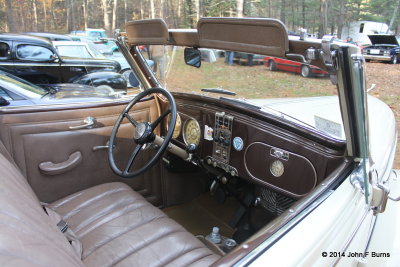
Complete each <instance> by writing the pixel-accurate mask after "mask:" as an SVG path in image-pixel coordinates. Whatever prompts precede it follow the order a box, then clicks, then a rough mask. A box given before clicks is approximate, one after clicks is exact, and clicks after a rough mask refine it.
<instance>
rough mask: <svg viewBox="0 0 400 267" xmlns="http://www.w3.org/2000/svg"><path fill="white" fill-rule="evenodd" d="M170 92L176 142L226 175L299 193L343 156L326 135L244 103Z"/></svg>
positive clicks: (320, 178) (324, 173)
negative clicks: (280, 121)
mask: <svg viewBox="0 0 400 267" xmlns="http://www.w3.org/2000/svg"><path fill="white" fill-rule="evenodd" d="M174 96H175V100H176V103H177V109H178V117H179V118H178V119H177V121H178V120H179V124H178V123H177V124H176V128H175V132H174V142H175V143H176V145H179V146H181V147H182V146H184V147H188V146H192V147H193V145H194V147H196V149H195V151H194V152H193V153H194V154H195V155H196V158H198V159H200V160H201V162H202V164H206V165H208V166H209V167H210V168H216V169H219V170H221V171H223V172H225V173H226V178H227V179H229V178H231V177H239V178H242V179H245V180H248V181H250V182H252V183H255V184H259V185H262V186H265V187H268V188H270V189H273V190H275V191H278V192H280V193H282V194H285V195H287V196H290V197H293V198H300V197H303V196H304V195H306V194H307V193H308V192H310V191H311V190H312V189H313V188H314V187H315V186H317V185H318V184H319V183H321V181H322V180H323V179H324V178H325V177H327V175H329V173H330V172H332V171H333V170H334V169H335V168H337V167H338V166H339V165H340V164H341V163H342V162H343V160H344V157H343V154H344V147H342V146H341V144H338V145H337V147H334V148H332V147H329V146H326V145H325V144H324V140H320V141H321V142H319V143H318V142H315V140H309V139H308V138H305V137H304V136H301V135H299V134H294V133H293V132H292V131H288V130H287V129H283V128H282V127H279V126H277V125H276V124H275V123H274V122H272V121H270V120H268V119H267V118H265V119H264V118H262V116H257V115H256V114H255V112H252V111H249V110H248V109H246V108H240V107H233V106H232V107H230V106H229V105H226V106H224V105H221V103H218V101H216V99H213V102H210V101H209V100H208V99H207V98H206V97H201V96H193V95H186V94H176V95H174ZM207 100H208V101H207ZM328 143H329V142H328ZM328 145H330V144H328Z"/></svg>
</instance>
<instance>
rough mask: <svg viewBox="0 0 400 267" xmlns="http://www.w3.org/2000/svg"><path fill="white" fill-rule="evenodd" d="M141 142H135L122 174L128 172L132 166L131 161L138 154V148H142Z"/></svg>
mask: <svg viewBox="0 0 400 267" xmlns="http://www.w3.org/2000/svg"><path fill="white" fill-rule="evenodd" d="M142 147H143V144H137V146H136V147H135V149H134V150H133V152H132V154H131V156H130V158H129V160H128V164H126V167H125V170H124V172H123V173H122V174H123V175H127V174H129V169H130V168H131V167H132V165H133V162H134V161H135V159H136V156H137V155H138V154H139V152H140V150H141V149H142Z"/></svg>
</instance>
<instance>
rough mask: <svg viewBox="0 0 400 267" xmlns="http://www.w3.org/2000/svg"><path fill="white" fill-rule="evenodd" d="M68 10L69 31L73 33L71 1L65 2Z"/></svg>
mask: <svg viewBox="0 0 400 267" xmlns="http://www.w3.org/2000/svg"><path fill="white" fill-rule="evenodd" d="M65 5H66V9H67V31H68V32H71V30H72V25H71V9H70V5H71V3H70V0H66V1H65Z"/></svg>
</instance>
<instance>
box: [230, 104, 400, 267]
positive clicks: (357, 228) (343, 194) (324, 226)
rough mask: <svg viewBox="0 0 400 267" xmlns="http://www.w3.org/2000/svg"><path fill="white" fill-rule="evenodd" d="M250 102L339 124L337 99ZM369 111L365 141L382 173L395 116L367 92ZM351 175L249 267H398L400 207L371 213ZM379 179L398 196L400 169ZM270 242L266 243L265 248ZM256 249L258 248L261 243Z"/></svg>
mask: <svg viewBox="0 0 400 267" xmlns="http://www.w3.org/2000/svg"><path fill="white" fill-rule="evenodd" d="M249 102H252V103H256V104H258V105H260V106H263V107H268V108H272V109H275V110H277V111H280V112H285V114H287V115H290V116H293V117H294V118H296V119H298V120H300V121H303V122H307V123H308V124H309V125H311V126H313V127H315V124H314V118H315V116H320V117H323V118H325V119H328V120H332V121H333V122H336V123H340V125H341V126H342V122H341V117H340V110H339V106H338V99H337V97H310V98H293V99H257V100H255V99H252V100H249ZM322 107H323V108H322ZM299 110H302V112H301V113H299V112H298V111H299ZM368 113H369V114H379V116H369V125H370V126H372V127H370V129H369V134H370V143H369V145H370V154H371V158H372V160H373V161H374V164H375V168H376V171H377V172H378V173H382V172H383V173H385V172H386V170H387V169H388V168H387V163H388V162H392V161H393V158H394V152H395V151H394V150H393V143H395V142H396V138H397V136H396V135H390V134H391V133H395V132H396V130H395V119H394V116H393V113H392V111H391V110H390V108H388V106H387V105H385V104H384V103H383V102H382V101H380V100H378V99H377V98H375V97H372V96H368ZM381 118H386V119H385V120H382V119H381ZM342 127H343V126H342ZM385 151H392V153H391V154H387V153H386V152H385ZM350 177H351V176H350ZM350 177H349V178H348V179H346V180H345V181H344V182H343V183H342V184H341V185H340V186H339V187H338V188H337V189H336V190H335V191H333V192H332V194H331V195H329V196H327V198H326V200H324V201H323V202H322V203H321V204H320V205H319V206H318V207H315V209H314V210H313V211H312V212H310V213H309V214H308V215H307V216H306V217H305V218H304V219H303V220H301V221H300V222H298V224H297V225H295V226H294V227H293V228H292V229H291V230H290V231H288V233H287V234H285V235H284V236H283V238H281V239H280V240H278V241H277V242H276V243H275V244H273V245H272V246H271V247H270V248H269V249H268V250H266V251H265V252H263V253H261V254H260V256H259V257H258V258H257V259H256V260H255V261H254V262H252V263H251V264H250V266H266V265H269V264H273V265H274V264H279V266H333V265H335V266H371V267H373V266H393V267H394V266H399V262H400V229H399V228H398V227H397V226H398V225H399V224H400V206H399V205H398V203H396V202H394V201H392V200H388V203H387V206H386V210H385V212H384V213H382V214H379V215H377V217H375V216H373V211H372V210H371V209H370V208H369V206H368V205H366V203H365V196H364V194H362V192H361V191H360V190H359V188H357V187H356V186H354V185H353V184H352V182H351V178H350ZM384 177H386V178H384V179H387V182H385V184H386V185H387V186H388V187H390V195H391V196H392V197H399V196H400V172H399V171H393V172H391V173H385V175H384ZM269 242H270V241H268V240H267V241H265V246H267V245H268V244H269ZM259 249H260V250H262V249H263V248H262V246H260V248H259ZM323 253H326V255H325V256H323ZM244 262H245V261H243V262H241V263H239V264H238V265H237V266H241V265H242V264H243V263H244Z"/></svg>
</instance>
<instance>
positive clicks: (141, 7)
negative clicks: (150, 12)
mask: <svg viewBox="0 0 400 267" xmlns="http://www.w3.org/2000/svg"><path fill="white" fill-rule="evenodd" d="M143 1H144V0H140V19H144V18H145V16H144V8H143Z"/></svg>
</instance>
